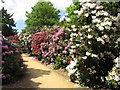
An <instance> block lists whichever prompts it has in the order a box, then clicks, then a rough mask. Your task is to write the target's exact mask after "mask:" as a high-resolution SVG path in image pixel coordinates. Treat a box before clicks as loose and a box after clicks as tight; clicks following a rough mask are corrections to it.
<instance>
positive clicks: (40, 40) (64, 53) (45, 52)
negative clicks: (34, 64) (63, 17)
mask: <svg viewBox="0 0 120 90" xmlns="http://www.w3.org/2000/svg"><path fill="white" fill-rule="evenodd" d="M48 29H49V30H47V31H43V32H38V33H35V34H34V35H33V37H32V45H31V46H32V47H33V50H34V53H35V54H37V55H39V56H42V57H40V59H41V61H42V62H43V63H44V64H55V65H54V68H55V69H58V68H65V67H64V64H65V66H66V65H68V64H69V63H66V62H67V61H69V59H68V58H69V52H68V49H69V47H70V44H69V42H68V40H67V38H68V37H67V35H66V33H65V32H64V29H63V28H60V27H59V26H53V27H52V28H48ZM60 57H61V58H60ZM63 63H64V64H63ZM62 65H63V66H62Z"/></svg>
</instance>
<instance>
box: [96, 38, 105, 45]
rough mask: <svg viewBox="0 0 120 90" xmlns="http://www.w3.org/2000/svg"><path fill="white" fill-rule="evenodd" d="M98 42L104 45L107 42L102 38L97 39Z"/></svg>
mask: <svg viewBox="0 0 120 90" xmlns="http://www.w3.org/2000/svg"><path fill="white" fill-rule="evenodd" d="M97 41H98V42H99V41H100V42H101V43H102V44H105V41H104V40H103V39H102V38H100V37H99V38H97Z"/></svg>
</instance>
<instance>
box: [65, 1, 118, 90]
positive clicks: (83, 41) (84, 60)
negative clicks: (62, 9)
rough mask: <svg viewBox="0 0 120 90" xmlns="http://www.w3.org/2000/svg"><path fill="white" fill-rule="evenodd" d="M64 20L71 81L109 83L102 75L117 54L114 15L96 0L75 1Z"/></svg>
mask: <svg viewBox="0 0 120 90" xmlns="http://www.w3.org/2000/svg"><path fill="white" fill-rule="evenodd" d="M64 20H65V22H66V23H67V24H66V25H67V26H66V30H68V32H69V33H70V41H71V42H70V44H71V49H70V50H69V51H70V54H71V57H72V61H71V62H70V65H68V66H67V67H66V69H67V70H68V72H69V73H68V75H69V76H70V78H71V81H74V82H76V83H77V84H79V85H81V86H89V87H92V88H110V87H112V86H109V85H108V84H107V83H106V82H107V80H106V78H105V77H106V76H108V71H111V70H112V68H113V66H114V62H113V60H115V59H116V58H117V57H118V55H119V53H118V46H117V39H118V35H117V32H118V29H117V28H116V25H115V22H116V17H114V16H111V15H110V14H109V13H108V12H106V11H104V7H103V6H102V5H101V4H100V3H97V2H81V3H80V2H75V3H74V5H73V6H71V7H69V8H68V14H67V15H66V17H65V19H64ZM117 85H118V84H117Z"/></svg>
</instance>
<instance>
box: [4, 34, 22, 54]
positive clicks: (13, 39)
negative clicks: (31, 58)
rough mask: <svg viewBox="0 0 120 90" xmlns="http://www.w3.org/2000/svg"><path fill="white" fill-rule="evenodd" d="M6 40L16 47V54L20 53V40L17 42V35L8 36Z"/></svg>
mask: <svg viewBox="0 0 120 90" xmlns="http://www.w3.org/2000/svg"><path fill="white" fill-rule="evenodd" d="M6 39H8V40H9V42H10V43H11V44H12V45H13V46H14V47H16V51H17V52H20V51H21V49H20V46H21V45H20V40H19V36H18V35H14V36H9V37H6Z"/></svg>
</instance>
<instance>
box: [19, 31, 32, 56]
mask: <svg viewBox="0 0 120 90" xmlns="http://www.w3.org/2000/svg"><path fill="white" fill-rule="evenodd" d="M32 35H33V33H31V32H25V33H21V34H20V35H19V39H20V48H21V51H22V53H29V54H31V55H32V53H33V52H32V47H31V40H32Z"/></svg>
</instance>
